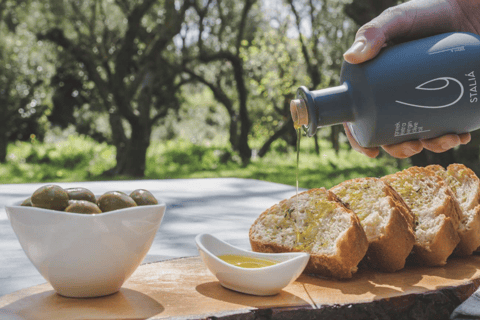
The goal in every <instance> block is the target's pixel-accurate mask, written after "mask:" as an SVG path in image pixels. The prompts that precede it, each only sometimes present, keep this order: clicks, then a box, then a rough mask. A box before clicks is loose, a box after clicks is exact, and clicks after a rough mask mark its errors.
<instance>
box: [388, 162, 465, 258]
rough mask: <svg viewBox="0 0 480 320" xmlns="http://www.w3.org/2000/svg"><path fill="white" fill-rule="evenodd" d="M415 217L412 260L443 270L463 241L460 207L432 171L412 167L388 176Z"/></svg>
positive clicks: (443, 183)
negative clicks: (459, 232) (440, 267)
mask: <svg viewBox="0 0 480 320" xmlns="http://www.w3.org/2000/svg"><path fill="white" fill-rule="evenodd" d="M382 180H383V181H385V182H387V183H388V184H390V185H391V186H392V187H393V188H394V189H395V191H397V192H398V193H399V194H400V196H401V197H402V198H403V199H404V201H405V202H406V203H407V205H408V207H409V208H410V210H412V212H413V213H414V215H415V222H416V227H415V238H416V241H415V245H414V247H413V250H412V255H411V257H412V260H413V261H414V262H415V263H417V264H422V265H426V266H442V265H445V264H446V262H447V258H448V257H449V256H450V255H451V254H452V252H453V250H454V249H455V247H456V246H457V244H458V243H459V241H460V238H459V236H458V233H457V229H458V225H459V222H460V215H461V211H460V207H459V206H458V202H457V201H456V200H455V197H454V195H453V194H452V191H451V190H450V188H449V187H448V186H447V184H446V183H445V181H444V180H443V179H442V178H440V177H439V176H438V175H436V174H435V173H434V172H432V171H431V170H429V169H426V168H421V167H411V168H408V169H405V170H403V171H400V172H397V173H394V174H391V175H388V176H385V177H383V178H382Z"/></svg>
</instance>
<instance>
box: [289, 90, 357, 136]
mask: <svg viewBox="0 0 480 320" xmlns="http://www.w3.org/2000/svg"><path fill="white" fill-rule="evenodd" d="M297 97H298V98H299V99H302V100H304V102H305V104H306V107H307V110H308V135H309V136H313V135H314V134H315V133H316V131H317V128H318V127H322V126H330V125H334V124H338V123H343V122H350V121H353V120H354V115H353V102H352V99H351V96H350V92H349V87H348V83H347V82H345V83H343V84H342V85H339V86H337V87H333V88H327V89H322V90H316V91H309V90H308V89H307V88H305V87H300V88H299V89H298V91H297Z"/></svg>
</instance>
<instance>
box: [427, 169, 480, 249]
mask: <svg viewBox="0 0 480 320" xmlns="http://www.w3.org/2000/svg"><path fill="white" fill-rule="evenodd" d="M426 168H427V169H430V170H433V171H434V172H435V173H437V174H438V175H439V176H441V177H442V178H443V179H444V180H445V181H446V182H447V184H448V186H449V187H450V189H451V190H452V191H453V194H454V195H455V198H456V199H457V201H458V203H459V205H460V208H461V210H462V219H461V220H460V225H459V227H458V235H459V236H460V243H459V244H458V245H457V248H456V249H455V251H454V254H456V255H459V256H468V255H471V254H472V253H473V251H475V250H476V249H477V248H478V247H479V246H480V205H479V200H480V180H479V179H478V177H477V175H476V174H475V172H473V171H472V170H471V169H469V168H467V167H466V166H464V165H463V164H457V163H455V164H451V165H449V166H448V167H447V169H445V168H444V167H442V166H439V165H430V166H427V167H426Z"/></svg>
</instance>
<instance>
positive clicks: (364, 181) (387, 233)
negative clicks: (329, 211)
mask: <svg viewBox="0 0 480 320" xmlns="http://www.w3.org/2000/svg"><path fill="white" fill-rule="evenodd" d="M330 191H332V192H333V193H335V194H336V195H337V196H338V197H339V198H340V200H341V201H342V202H343V203H344V204H345V205H346V206H347V207H349V208H350V209H352V210H353V212H355V214H356V215H357V216H358V218H359V220H360V223H361V225H362V227H363V230H364V231H365V234H366V236H367V240H368V251H367V254H366V255H365V258H364V261H365V262H366V264H367V265H369V266H370V267H372V268H374V269H378V270H380V271H387V272H395V271H397V270H400V269H402V268H403V267H404V266H405V261H406V259H407V257H408V255H409V254H410V252H411V250H412V248H413V245H414V243H415V233H414V231H413V228H414V217H413V213H412V212H411V211H410V209H409V208H408V206H407V205H406V204H405V202H404V201H403V199H402V198H401V197H400V196H399V195H398V193H397V192H396V191H395V190H393V189H392V187H390V186H389V185H388V184H386V183H385V182H383V181H382V180H380V179H378V178H358V179H353V180H348V181H345V182H342V183H340V184H339V185H337V186H335V187H333V188H331V189H330Z"/></svg>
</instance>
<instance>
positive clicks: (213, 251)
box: [195, 233, 310, 296]
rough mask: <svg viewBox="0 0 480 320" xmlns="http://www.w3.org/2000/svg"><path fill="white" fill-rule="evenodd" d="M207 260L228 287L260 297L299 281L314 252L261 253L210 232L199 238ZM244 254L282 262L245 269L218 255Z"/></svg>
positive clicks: (202, 256)
mask: <svg viewBox="0 0 480 320" xmlns="http://www.w3.org/2000/svg"><path fill="white" fill-rule="evenodd" d="M195 242H196V244H197V248H198V252H199V253H200V257H201V258H202V260H203V262H204V263H205V265H206V266H207V268H208V269H209V270H210V272H212V273H213V275H214V276H215V277H216V278H217V279H218V280H219V281H220V284H221V285H222V286H224V287H225V288H228V289H231V290H234V291H238V292H242V293H247V294H252V295H258V296H269V295H274V294H277V293H279V292H280V291H281V290H282V289H283V288H285V287H286V286H288V285H289V284H290V283H292V282H293V281H295V280H296V279H297V278H298V277H299V276H300V275H301V274H302V272H303V270H304V269H305V267H306V266H307V263H308V260H309V258H310V255H309V254H308V253H306V252H288V253H260V252H253V251H246V250H243V249H240V248H237V247H234V246H232V245H230V244H228V243H226V242H224V241H222V240H220V239H218V238H216V237H214V236H212V235H210V234H206V233H203V234H199V235H197V236H196V237H195ZM227 254H232V255H241V256H245V257H252V258H260V259H268V260H273V261H278V263H277V264H275V265H272V266H268V267H263V268H241V267H237V266H234V265H232V264H229V263H227V262H225V261H223V260H221V259H220V258H218V256H220V255H227Z"/></svg>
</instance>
